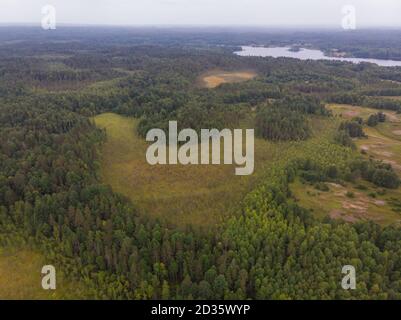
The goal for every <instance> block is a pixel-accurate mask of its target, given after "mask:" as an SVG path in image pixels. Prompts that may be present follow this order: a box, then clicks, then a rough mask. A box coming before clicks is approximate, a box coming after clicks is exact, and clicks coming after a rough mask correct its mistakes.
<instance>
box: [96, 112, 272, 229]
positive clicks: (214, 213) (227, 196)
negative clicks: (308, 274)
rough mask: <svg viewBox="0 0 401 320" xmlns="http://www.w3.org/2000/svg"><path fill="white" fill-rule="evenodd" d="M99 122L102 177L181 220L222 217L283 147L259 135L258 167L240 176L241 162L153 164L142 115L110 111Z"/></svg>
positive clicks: (145, 206)
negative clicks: (140, 131) (140, 130)
mask: <svg viewBox="0 0 401 320" xmlns="http://www.w3.org/2000/svg"><path fill="white" fill-rule="evenodd" d="M95 123H96V125H97V126H98V127H100V128H104V129H106V132H107V142H106V143H105V145H104V146H103V152H102V170H101V175H102V179H103V181H104V182H106V183H108V184H110V185H111V186H112V188H113V190H114V191H116V192H119V193H121V194H123V195H126V196H128V197H129V198H130V199H132V200H133V202H134V203H135V204H136V205H137V206H138V207H139V209H141V210H143V211H144V212H146V213H150V214H151V215H153V216H155V217H159V218H167V219H168V220H169V221H170V222H172V223H174V224H180V225H183V224H196V225H208V224H214V223H219V222H221V221H222V219H224V217H225V216H226V215H227V214H228V213H233V212H234V211H235V210H236V208H237V207H238V203H239V202H240V201H241V199H242V197H243V196H245V195H246V194H247V192H249V191H250V190H251V189H252V188H253V186H254V185H255V183H256V182H257V181H258V178H260V176H261V173H262V172H263V167H264V166H266V165H268V164H269V162H270V161H271V159H272V157H273V156H274V155H275V154H277V152H278V145H274V144H271V143H269V142H267V141H264V140H260V139H256V141H255V157H256V159H255V172H254V174H253V175H250V176H236V175H235V167H236V165H223V164H222V165H190V166H185V165H181V164H177V165H156V166H151V165H149V164H148V163H147V162H146V157H145V155H146V150H147V147H148V143H147V142H146V141H145V140H144V139H142V138H140V137H138V135H137V133H136V126H137V123H138V120H136V119H134V118H128V117H123V116H119V115H116V114H112V113H107V114H102V115H99V116H97V117H95Z"/></svg>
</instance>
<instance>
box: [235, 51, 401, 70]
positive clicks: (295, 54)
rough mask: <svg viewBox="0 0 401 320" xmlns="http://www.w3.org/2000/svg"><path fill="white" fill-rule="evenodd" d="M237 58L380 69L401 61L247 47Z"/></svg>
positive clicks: (394, 65) (399, 64)
mask: <svg viewBox="0 0 401 320" xmlns="http://www.w3.org/2000/svg"><path fill="white" fill-rule="evenodd" d="M234 53H235V54H237V55H239V56H244V57H249V56H253V57H273V58H279V57H286V58H296V59H301V60H309V59H311V60H332V61H348V62H353V63H360V62H370V63H375V64H377V65H379V66H382V67H396V66H401V61H395V60H384V59H363V58H337V57H329V56H325V55H324V53H323V52H322V51H320V50H312V49H304V48H302V49H300V51H297V52H294V51H290V47H271V48H264V47H249V46H243V47H242V51H237V52H234Z"/></svg>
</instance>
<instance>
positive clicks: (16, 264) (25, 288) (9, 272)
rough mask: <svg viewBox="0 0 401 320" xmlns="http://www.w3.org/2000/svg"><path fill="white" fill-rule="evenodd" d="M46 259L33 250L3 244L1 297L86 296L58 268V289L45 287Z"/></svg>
mask: <svg viewBox="0 0 401 320" xmlns="http://www.w3.org/2000/svg"><path fill="white" fill-rule="evenodd" d="M44 265H46V263H45V260H44V258H43V257H42V256H41V255H40V254H38V253H36V252H33V251H32V250H30V249H22V250H21V249H16V248H2V247H0V300H3V299H10V300H24V299H29V300H49V299H79V298H80V297H81V298H83V297H85V296H84V294H83V291H82V288H81V286H80V285H78V284H77V283H72V282H71V281H67V280H65V279H64V277H63V276H62V275H61V274H60V272H58V271H57V268H56V272H57V273H56V285H57V287H56V290H44V289H43V288H42V285H41V283H42V274H41V271H42V267H43V266H44Z"/></svg>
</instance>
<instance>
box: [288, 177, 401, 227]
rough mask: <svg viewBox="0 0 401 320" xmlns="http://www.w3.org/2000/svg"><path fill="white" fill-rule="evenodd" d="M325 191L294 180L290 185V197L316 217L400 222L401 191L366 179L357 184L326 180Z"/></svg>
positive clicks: (381, 222)
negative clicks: (385, 188)
mask: <svg viewBox="0 0 401 320" xmlns="http://www.w3.org/2000/svg"><path fill="white" fill-rule="evenodd" d="M326 185H327V186H328V187H329V191H320V190H317V189H316V188H315V187H314V186H312V185H310V184H306V183H305V184H304V183H302V182H301V181H300V179H297V180H296V181H295V182H294V183H292V184H291V191H292V192H293V195H294V198H295V199H296V201H297V202H298V204H299V205H301V206H302V207H304V208H307V209H311V210H312V211H313V213H314V214H315V215H316V216H317V217H319V218H324V217H326V216H329V217H331V218H332V219H341V220H344V221H347V222H360V221H367V220H371V221H374V222H376V223H379V224H381V225H388V224H399V225H401V207H400V204H401V202H398V201H397V199H401V190H400V189H398V190H383V189H381V188H378V187H376V186H374V185H373V184H371V183H368V182H366V181H359V182H358V184H351V183H348V184H344V185H340V184H336V183H326Z"/></svg>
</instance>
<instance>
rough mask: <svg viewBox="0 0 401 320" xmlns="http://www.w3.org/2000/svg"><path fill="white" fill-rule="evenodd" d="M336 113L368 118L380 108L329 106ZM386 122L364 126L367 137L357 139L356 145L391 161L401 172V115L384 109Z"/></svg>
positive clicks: (367, 153)
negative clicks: (374, 125) (373, 125)
mask: <svg viewBox="0 0 401 320" xmlns="http://www.w3.org/2000/svg"><path fill="white" fill-rule="evenodd" d="M328 107H329V108H330V109H331V110H332V111H333V112H334V114H336V115H341V116H342V117H344V118H352V117H355V116H359V117H361V118H363V119H365V120H366V119H367V118H368V117H369V116H370V115H371V114H374V113H377V112H378V111H380V110H377V109H371V108H363V107H358V106H351V105H338V104H332V105H329V106H328ZM383 112H384V113H385V114H386V116H387V119H386V122H384V123H380V124H378V125H377V126H376V127H369V126H364V131H365V133H366V134H367V136H368V138H367V139H356V140H355V142H356V145H357V146H358V148H359V149H360V150H364V153H365V154H366V156H367V157H372V158H375V159H378V160H382V161H384V162H387V163H390V164H391V165H392V166H393V168H394V169H395V170H396V171H398V173H399V174H401V116H400V115H399V114H396V113H395V112H392V111H383Z"/></svg>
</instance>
